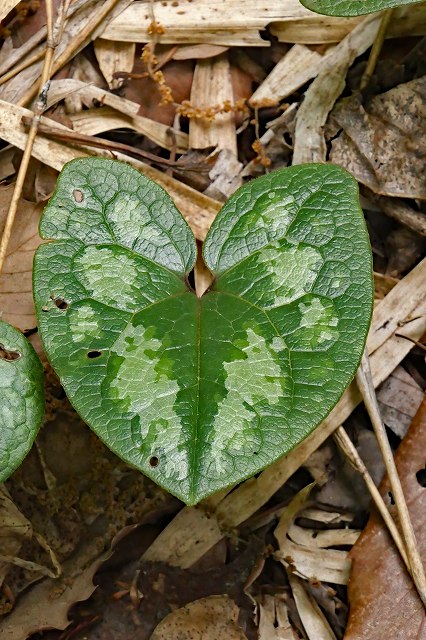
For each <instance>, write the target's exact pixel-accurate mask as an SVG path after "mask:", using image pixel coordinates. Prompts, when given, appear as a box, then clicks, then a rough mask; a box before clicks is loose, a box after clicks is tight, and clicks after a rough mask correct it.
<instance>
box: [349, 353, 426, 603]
mask: <svg viewBox="0 0 426 640" xmlns="http://www.w3.org/2000/svg"><path fill="white" fill-rule="evenodd" d="M357 383H358V387H359V390H360V392H361V395H362V397H363V400H364V404H365V407H366V409H367V411H368V414H369V416H370V420H371V423H372V425H373V429H374V432H375V434H376V438H377V441H378V443H379V447H380V451H381V454H382V457H383V460H384V463H385V467H386V471H387V474H388V478H389V483H390V487H391V491H392V494H393V497H394V500H395V506H396V510H397V513H398V517H399V522H400V526H401V530H402V536H403V539H404V543H405V549H406V552H407V556H408V561H409V565H410V569H411V570H410V574H411V576H412V578H413V582H414V584H415V586H416V589H417V592H418V594H419V596H420V599H421V601H422V602H423V605H424V606H425V607H426V576H425V572H424V568H423V564H422V560H421V557H420V554H419V550H418V546H417V541H416V536H415V534H414V529H413V525H412V522H411V519H410V513H409V511H408V507H407V503H406V501H405V497H404V492H403V490H402V486H401V481H400V479H399V476H398V471H397V469H396V466H395V460H394V458H393V454H392V449H391V448H390V444H389V441H388V438H387V435H386V431H385V428H384V425H383V422H382V418H381V416H380V410H379V405H378V403H377V398H376V393H375V391H374V385H373V381H372V376H371V370H370V362H369V359H368V355H367V352H364V355H363V357H362V360H361V364H360V367H359V369H358V372H357Z"/></svg>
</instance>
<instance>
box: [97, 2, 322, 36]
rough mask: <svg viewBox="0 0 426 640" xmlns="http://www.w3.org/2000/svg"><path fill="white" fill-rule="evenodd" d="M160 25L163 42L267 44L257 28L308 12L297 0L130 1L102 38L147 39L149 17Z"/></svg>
mask: <svg viewBox="0 0 426 640" xmlns="http://www.w3.org/2000/svg"><path fill="white" fill-rule="evenodd" d="M151 6H153V10H154V16H155V20H156V21H157V22H158V23H159V24H161V26H162V27H163V29H164V33H163V34H158V41H159V42H161V43H163V44H189V43H209V44H218V45H230V46H237V45H239V46H245V45H246V46H247V45H251V46H253V45H254V46H269V42H267V41H266V40H264V39H263V38H261V37H260V34H259V31H260V30H262V29H264V28H265V27H266V26H267V25H268V24H269V23H271V22H276V21H278V20H286V19H294V18H297V17H302V16H307V15H312V13H311V12H310V11H309V10H308V9H305V8H304V7H303V6H302V5H301V4H300V2H299V0H286V1H285V2H283V1H282V0H269V2H265V0H227V1H226V2H223V0H193V1H192V2H191V3H188V4H187V3H186V2H185V3H183V2H180V3H177V4H175V3H171V2H168V3H162V2H155V3H154V4H153V5H151V2H150V0H145V1H139V2H133V3H132V4H131V5H130V6H129V7H128V8H127V9H126V10H125V11H123V12H122V13H121V14H120V15H119V16H117V17H116V18H115V19H114V20H112V21H111V22H110V24H109V25H108V26H107V27H106V29H105V30H104V32H103V33H102V37H103V38H107V39H109V40H121V41H123V42H148V41H149V39H150V36H149V33H148V29H149V25H150V23H151V20H152V14H151V11H150V7H151Z"/></svg>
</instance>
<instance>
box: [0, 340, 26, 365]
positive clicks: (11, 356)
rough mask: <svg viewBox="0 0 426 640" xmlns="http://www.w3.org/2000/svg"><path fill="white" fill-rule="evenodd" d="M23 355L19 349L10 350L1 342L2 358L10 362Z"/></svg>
mask: <svg viewBox="0 0 426 640" xmlns="http://www.w3.org/2000/svg"><path fill="white" fill-rule="evenodd" d="M21 357H22V353H20V352H19V351H10V349H6V347H5V346H4V345H3V344H0V359H1V360H7V361H8V362H13V360H19V358H21Z"/></svg>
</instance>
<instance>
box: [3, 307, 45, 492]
mask: <svg viewBox="0 0 426 640" xmlns="http://www.w3.org/2000/svg"><path fill="white" fill-rule="evenodd" d="M43 414H44V390H43V367H42V365H41V362H40V360H39V359H38V357H37V354H36V353H35V351H34V349H33V347H32V346H31V344H30V343H29V342H28V340H27V339H26V338H25V337H24V336H23V335H22V333H21V332H20V331H18V330H17V329H15V328H14V327H11V326H10V324H7V323H6V322H3V321H1V320H0V482H4V480H6V478H8V477H9V476H10V474H11V473H12V472H13V471H15V469H17V468H18V467H19V465H20V464H21V462H22V460H23V459H24V458H25V456H26V455H27V453H28V451H29V450H30V449H31V445H32V444H33V442H34V439H35V437H36V435H37V432H38V430H39V428H40V424H41V421H42V419H43Z"/></svg>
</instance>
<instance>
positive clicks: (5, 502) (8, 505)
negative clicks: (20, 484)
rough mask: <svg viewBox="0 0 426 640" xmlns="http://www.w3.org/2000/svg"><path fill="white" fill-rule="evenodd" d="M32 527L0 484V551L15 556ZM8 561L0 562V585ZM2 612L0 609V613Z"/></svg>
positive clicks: (7, 566)
mask: <svg viewBox="0 0 426 640" xmlns="http://www.w3.org/2000/svg"><path fill="white" fill-rule="evenodd" d="M31 535H32V527H31V523H30V522H29V520H27V518H26V517H25V516H24V515H23V514H22V513H21V512H20V511H19V509H18V507H17V506H16V505H15V503H14V502H13V500H12V498H11V497H10V495H9V492H8V491H7V489H6V488H5V487H4V486H3V485H2V486H0V539H1V553H2V554H3V555H8V556H17V554H18V553H19V550H20V548H21V546H22V544H23V542H24V541H25V540H28V539H29V538H31ZM9 566H10V563H9V562H0V587H1V585H2V584H3V580H4V578H5V576H6V574H7V571H8V569H9ZM1 613H4V612H2V611H1V610H0V614H1Z"/></svg>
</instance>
